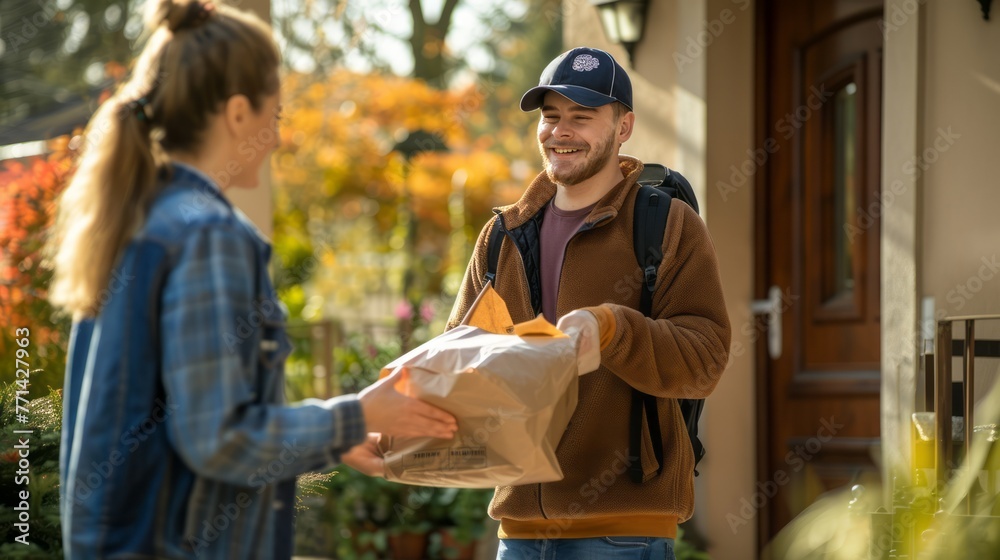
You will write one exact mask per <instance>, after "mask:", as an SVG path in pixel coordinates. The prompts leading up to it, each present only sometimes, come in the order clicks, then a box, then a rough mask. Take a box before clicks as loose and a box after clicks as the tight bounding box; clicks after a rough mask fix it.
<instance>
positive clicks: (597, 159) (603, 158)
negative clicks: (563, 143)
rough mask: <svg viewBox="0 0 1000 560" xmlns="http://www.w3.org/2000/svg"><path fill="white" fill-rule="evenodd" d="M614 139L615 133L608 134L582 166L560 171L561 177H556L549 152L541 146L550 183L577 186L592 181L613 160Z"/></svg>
mask: <svg viewBox="0 0 1000 560" xmlns="http://www.w3.org/2000/svg"><path fill="white" fill-rule="evenodd" d="M614 138H615V136H614V133H613V132H612V133H611V134H608V136H607V137H606V138H605V139H604V141H603V142H601V143H600V144H597V146H595V147H594V149H593V150H592V151H591V152H590V154H589V155H588V157H587V158H586V159H585V160H584V162H583V165H582V166H579V167H575V168H573V169H569V170H565V171H560V172H559V175H556V171H555V170H554V169H553V168H552V163H551V162H550V161H549V152H548V150H547V149H546V148H545V146H544V145H539V149H540V150H541V152H542V160H543V161H544V162H545V174H546V175H548V177H549V180H550V181H552V182H553V183H557V184H560V185H577V184H579V183H582V182H583V181H586V180H587V179H590V178H591V177H593V176H594V175H597V173H598V172H599V171H600V170H601V169H604V166H605V165H607V163H608V160H609V159H611V156H612V155H613V153H614V148H613V145H614Z"/></svg>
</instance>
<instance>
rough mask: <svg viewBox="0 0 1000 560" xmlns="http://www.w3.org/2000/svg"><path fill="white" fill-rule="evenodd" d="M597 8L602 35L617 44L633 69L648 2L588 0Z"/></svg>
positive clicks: (634, 0) (637, 0)
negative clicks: (602, 29) (623, 50)
mask: <svg viewBox="0 0 1000 560" xmlns="http://www.w3.org/2000/svg"><path fill="white" fill-rule="evenodd" d="M590 3H591V4H592V5H593V6H594V7H595V8H597V13H598V15H600V18H601V27H603V28H604V34H605V35H607V37H608V40H609V41H611V42H612V43H619V44H621V45H622V46H623V47H625V51H626V52H627V53H628V60H629V64H630V65H631V66H632V67H635V60H634V59H633V54H634V51H635V46H636V45H637V44H639V41H641V40H642V28H643V26H644V25H645V23H646V8H647V6H648V5H649V1H648V0H590Z"/></svg>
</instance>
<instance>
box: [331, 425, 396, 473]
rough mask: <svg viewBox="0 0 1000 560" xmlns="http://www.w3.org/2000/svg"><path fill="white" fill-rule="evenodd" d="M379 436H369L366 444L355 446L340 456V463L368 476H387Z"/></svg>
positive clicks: (372, 434)
mask: <svg viewBox="0 0 1000 560" xmlns="http://www.w3.org/2000/svg"><path fill="white" fill-rule="evenodd" d="M378 436H379V435H378V434H375V433H371V434H368V439H366V440H365V442H364V443H362V444H359V445H355V446H354V447H352V448H351V450H350V451H348V452H347V453H344V454H343V455H341V456H340V461H341V462H342V463H344V464H345V465H347V466H349V467H351V468H353V469H354V470H356V471H358V472H359V473H362V474H366V475H368V476H378V477H384V476H385V459H383V458H382V453H381V452H380V451H379V448H378Z"/></svg>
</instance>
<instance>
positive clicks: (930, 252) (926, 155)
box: [911, 0, 1000, 394]
mask: <svg viewBox="0 0 1000 560" xmlns="http://www.w3.org/2000/svg"><path fill="white" fill-rule="evenodd" d="M925 14H926V22H925V25H926V28H925V30H926V31H925V41H924V42H923V47H924V52H923V58H924V63H925V66H924V73H923V78H924V79H923V92H924V95H923V99H922V117H923V126H922V134H921V136H920V138H921V143H920V146H919V153H918V154H917V159H916V160H915V161H914V162H913V163H912V164H911V166H912V167H911V169H912V173H914V174H922V175H923V191H922V202H923V209H924V212H923V228H922V232H921V234H922V242H923V261H922V264H921V267H920V272H921V275H922V279H923V295H924V296H925V297H932V298H934V306H935V312H936V313H937V314H938V315H939V316H943V315H945V314H947V315H950V316H954V315H972V314H987V313H991V314H1000V178H998V177H1000V172H998V169H997V162H998V161H1000V159H998V155H1000V56H998V54H997V53H1000V21H997V20H998V19H1000V5H997V4H996V3H994V7H993V13H992V15H991V17H992V20H991V21H983V18H982V16H981V15H980V11H979V5H978V3H976V2H968V5H966V3H965V2H959V3H955V2H951V1H949V0H928V1H927V3H926V6H925ZM963 336H964V331H963V330H961V328H958V329H956V330H955V333H954V337H955V338H961V337H963ZM977 337H978V338H986V337H988V338H992V339H1000V322H994V323H992V324H988V325H987V324H984V325H983V327H982V328H980V327H978V326H977ZM954 366H955V373H956V374H957V373H958V367H960V363H959V361H958V360H956V362H955V363H954ZM998 367H1000V360H979V361H977V368H978V369H979V371H978V374H979V375H978V376H977V377H978V379H979V382H978V383H977V385H978V387H979V388H980V390H979V391H977V393H980V394H982V393H983V392H984V391H985V390H987V389H988V384H987V383H986V382H987V381H992V380H993V379H994V378H995V374H996V372H997V370H998ZM957 378H958V377H957V375H956V379H957Z"/></svg>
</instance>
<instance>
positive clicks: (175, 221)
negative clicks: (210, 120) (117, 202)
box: [60, 165, 365, 559]
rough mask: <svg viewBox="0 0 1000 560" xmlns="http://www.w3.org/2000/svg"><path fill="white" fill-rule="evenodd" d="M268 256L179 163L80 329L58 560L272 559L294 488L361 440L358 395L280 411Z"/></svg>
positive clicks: (67, 401) (286, 539) (280, 550)
mask: <svg viewBox="0 0 1000 560" xmlns="http://www.w3.org/2000/svg"><path fill="white" fill-rule="evenodd" d="M269 259H270V246H269V245H268V243H267V242H266V241H264V240H263V238H262V237H261V236H260V234H259V232H257V230H256V228H254V226H253V225H252V224H251V223H250V222H249V220H247V218H246V217H245V216H243V214H242V213H241V212H240V211H239V210H236V209H234V208H233V207H232V205H231V204H230V203H229V202H228V201H227V200H226V199H225V198H224V197H223V196H222V195H221V193H220V192H218V190H217V188H216V187H215V185H214V184H213V183H212V182H211V181H209V180H208V179H207V177H205V176H204V175H202V174H201V173H199V172H197V171H195V170H194V169H192V168H188V167H186V166H182V165H175V166H174V173H173V176H172V177H171V179H170V183H169V185H167V186H166V187H165V188H164V190H163V191H162V192H161V194H160V195H159V196H158V197H157V200H156V201H155V202H154V204H153V206H152V208H151V210H150V212H149V214H148V217H147V220H146V223H145V225H144V226H143V228H142V229H141V231H139V232H138V233H137V234H136V235H135V236H134V237H133V238H132V240H131V241H130V242H129V244H128V246H127V247H126V248H125V250H124V252H123V255H122V257H121V259H120V261H119V263H118V265H117V266H116V267H115V270H114V272H113V274H112V278H111V282H110V285H109V287H108V289H107V290H106V291H105V293H104V294H103V295H102V303H103V305H102V309H101V312H100V313H99V314H98V315H97V316H96V317H94V318H91V319H86V320H83V321H80V322H78V323H76V324H74V326H73V332H72V336H71V340H70V348H69V358H68V360H67V369H66V381H65V386H64V390H65V393H64V419H63V444H62V449H61V455H60V482H61V516H62V523H63V539H64V547H65V551H66V557H67V558H74V559H76V558H84V559H85V558H105V557H109V558H113V557H119V556H121V557H129V558H139V557H143V558H146V557H149V558H152V557H156V558H185V559H188V558H218V559H233V558H240V559H244V558H275V557H287V556H288V555H290V552H291V542H290V539H291V517H292V512H293V506H294V481H295V477H296V476H297V475H299V474H302V473H305V472H309V471H314V470H319V469H325V468H329V467H331V466H333V465H335V464H337V463H338V462H339V457H340V454H342V453H344V452H345V451H347V450H348V449H350V448H351V447H353V446H354V445H356V444H358V443H361V442H362V441H363V440H364V437H365V425H364V417H363V414H362V411H361V405H360V403H359V401H358V400H357V398H356V396H354V395H347V396H344V397H338V398H335V399H330V400H326V401H321V400H317V399H310V400H306V401H303V402H300V403H296V404H294V405H287V404H285V403H284V387H283V384H284V360H285V358H286V357H287V356H288V353H289V351H290V344H289V342H288V339H287V337H286V335H285V316H284V312H283V310H282V307H281V305H280V304H279V302H278V300H277V298H276V296H275V292H274V288H273V287H272V284H271V281H270V278H269V276H268V272H267V264H268V261H269Z"/></svg>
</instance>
